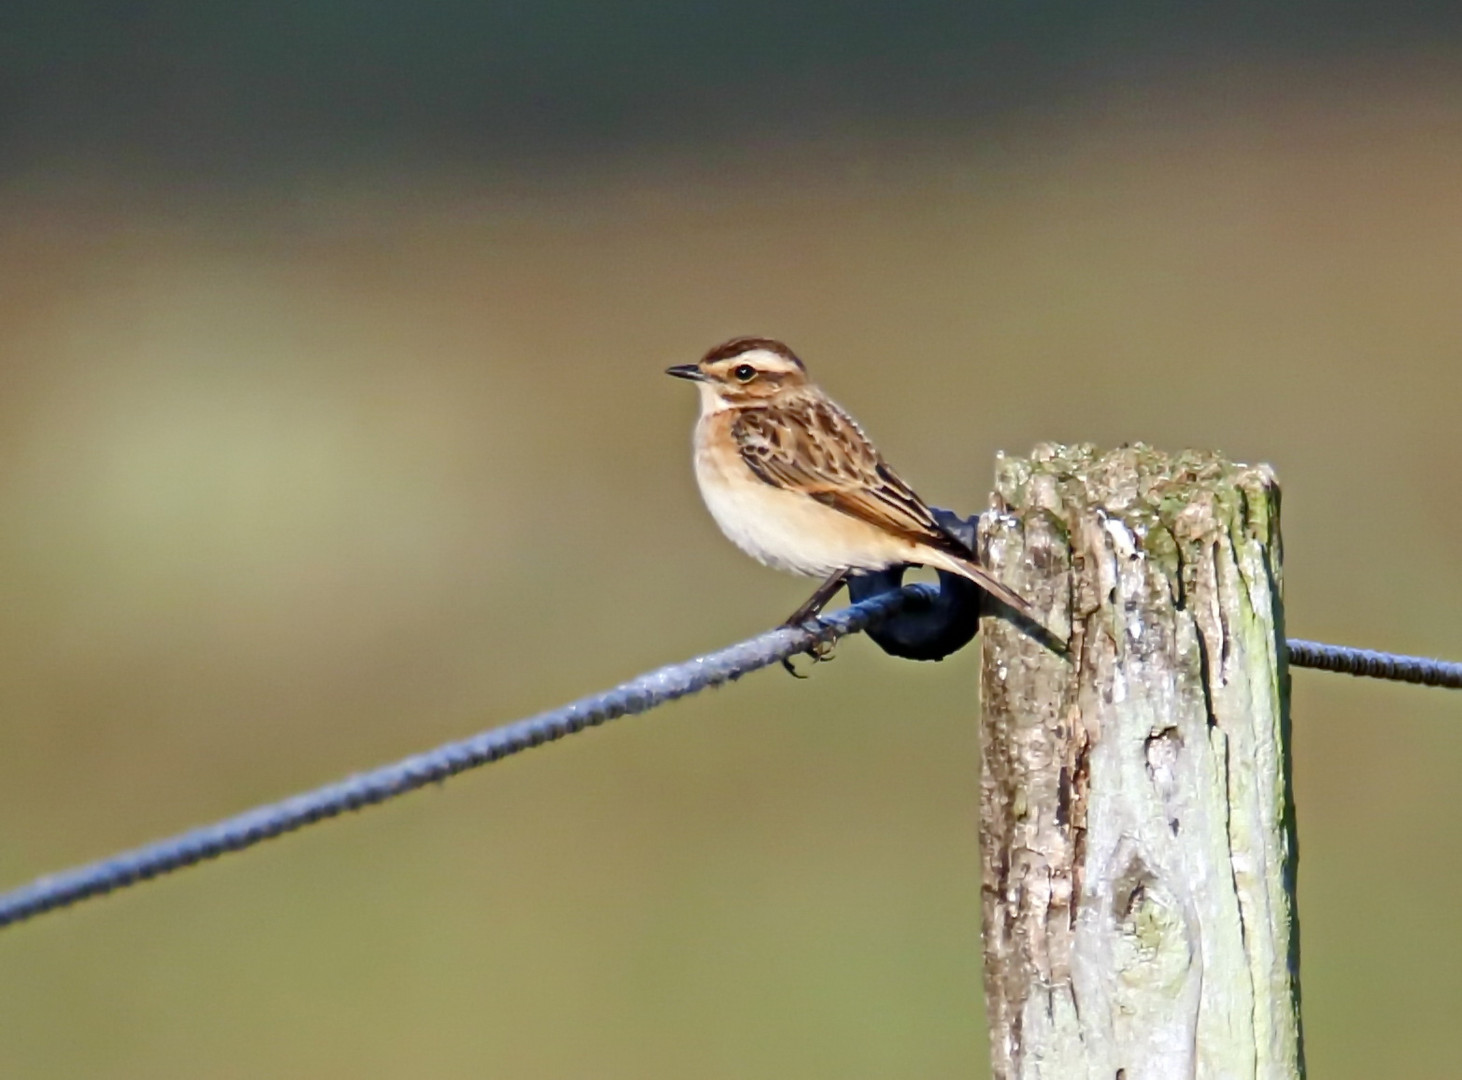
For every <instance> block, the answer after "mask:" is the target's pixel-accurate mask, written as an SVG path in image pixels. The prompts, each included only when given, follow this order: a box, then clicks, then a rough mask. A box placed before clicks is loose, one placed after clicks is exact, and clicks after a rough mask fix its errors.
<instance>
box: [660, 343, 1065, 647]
mask: <svg viewBox="0 0 1462 1080" xmlns="http://www.w3.org/2000/svg"><path fill="white" fill-rule="evenodd" d="M665 373H666V374H667V375H673V376H675V377H676V378H679V379H688V380H690V381H691V382H694V383H696V384H697V387H698V389H699V391H700V416H699V418H698V419H697V421H696V425H695V435H694V439H693V446H694V461H695V476H696V482H697V484H698V486H699V487H700V493H701V497H702V499H704V500H705V504H706V508H707V509H708V510H710V512H711V517H713V518H714V519H715V521H716V524H717V525H719V526H720V528H721V531H722V532H723V533H725V534H726V537H727V538H728V539H729V540H731V542H732V543H734V544H735V545H736V546H737V547H739V548H740V549H741V550H742V551H744V552H746V553H747V554H748V555H750V556H751V557H752V558H754V559H756V560H757V561H759V562H761V563H763V564H765V565H767V566H770V567H774V568H776V569H779V570H787V571H791V572H792V573H795V574H802V575H805V576H809V577H822V578H823V579H824V580H823V583H822V584H821V585H820V586H818V589H817V591H816V592H814V593H813V595H812V596H811V597H810V598H809V599H808V601H807V602H806V603H805V604H803V605H802V606H801V607H799V608H798V609H797V610H796V611H795V612H793V614H792V615H791V616H790V617H789V618H788V619H787V620H786V625H789V626H791V625H800V624H802V623H803V622H805V621H806V620H807V619H808V618H809V617H811V616H814V615H816V614H817V613H818V612H819V611H821V610H822V608H823V606H824V605H826V603H827V602H828V601H829V600H830V599H831V598H832V597H833V595H835V594H836V593H837V591H838V589H839V588H840V587H841V586H842V584H843V582H844V581H846V579H847V578H848V576H849V575H850V574H853V573H857V572H859V571H876V570H885V569H888V568H889V567H891V566H898V565H903V564H913V565H919V566H929V567H933V568H935V569H937V570H946V571H949V572H951V573H955V574H959V575H961V576H963V577H966V578H968V579H969V580H971V581H973V582H974V583H975V584H976V585H978V586H980V588H982V589H984V590H985V591H986V592H987V593H989V594H990V595H991V596H993V597H995V598H996V599H997V600H999V601H1001V602H1002V603H1004V604H1006V605H1008V606H1009V607H1010V608H1012V609H1014V610H1015V611H1016V612H1018V613H1020V614H1021V615H1022V616H1024V617H1025V618H1027V619H1029V620H1031V621H1033V622H1034V621H1036V619H1035V613H1034V612H1033V610H1032V608H1031V605H1030V604H1029V603H1028V602H1027V601H1026V600H1025V598H1023V597H1022V596H1020V595H1019V594H1018V593H1016V592H1015V591H1014V590H1012V589H1011V588H1009V587H1008V586H1006V585H1005V584H1003V583H1002V582H1000V581H999V580H997V579H996V578H995V577H994V576H993V575H992V574H991V573H990V572H989V571H988V570H986V569H985V568H984V567H983V566H981V565H980V564H979V562H978V561H977V556H976V555H975V553H974V552H972V551H971V550H970V549H969V548H968V547H967V546H966V545H965V544H964V543H963V542H961V541H960V540H959V539H958V538H957V537H955V536H954V535H952V534H951V533H949V532H948V531H946V530H945V529H944V528H943V527H942V526H940V524H939V522H938V521H937V520H936V519H935V517H934V515H933V513H932V512H931V511H930V510H929V507H928V505H927V504H926V503H925V502H924V500H923V499H921V498H920V497H919V496H918V495H917V494H916V493H915V492H914V489H913V488H911V487H909V485H908V484H906V483H905V482H904V481H903V480H902V479H901V478H900V477H899V475H898V474H897V473H895V472H894V471H893V469H892V468H891V467H890V466H889V465H888V463H887V462H886V461H885V460H884V458H883V455H882V454H880V453H879V452H878V448H877V447H875V446H874V445H873V443H872V442H871V441H870V440H869V438H868V436H867V435H866V434H864V432H863V429H862V427H860V426H859V425H858V422H857V421H856V420H854V419H853V417H852V416H850V415H849V414H848V413H847V412H846V411H845V410H844V409H843V408H842V407H841V406H840V405H838V404H837V403H836V402H834V401H833V400H832V399H831V398H830V397H828V396H827V394H826V393H824V392H823V390H822V389H821V388H820V387H819V386H818V385H817V384H816V383H814V382H813V381H812V379H811V378H810V377H809V376H808V374H807V368H806V365H804V364H803V362H802V361H801V360H800V359H799V358H798V357H797V354H796V353H794V352H793V351H792V350H791V349H790V348H788V347H787V346H786V345H785V344H783V343H782V342H780V341H777V340H775V339H774V338H766V337H738V338H732V339H731V340H730V341H727V342H724V343H723V344H720V345H717V346H716V347H715V348H713V349H711V350H710V351H709V352H707V353H706V354H705V355H704V356H703V357H701V359H700V361H699V362H697V363H694V364H677V365H675V366H674V367H670V368H667V369H666V372H665ZM814 657H815V658H818V654H814ZM788 667H789V670H790V664H789V665H788ZM794 674H795V672H794Z"/></svg>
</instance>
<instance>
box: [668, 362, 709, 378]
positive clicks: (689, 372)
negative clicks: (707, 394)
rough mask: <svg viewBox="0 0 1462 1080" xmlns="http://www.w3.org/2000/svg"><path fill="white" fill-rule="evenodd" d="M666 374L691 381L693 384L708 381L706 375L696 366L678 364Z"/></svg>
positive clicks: (669, 368)
mask: <svg viewBox="0 0 1462 1080" xmlns="http://www.w3.org/2000/svg"><path fill="white" fill-rule="evenodd" d="M665 374H666V375H674V376H675V377H676V378H677V379H689V380H690V381H691V382H705V381H706V376H705V373H704V372H703V371H701V369H700V367H699V366H698V365H696V364H676V365H675V366H674V367H668V368H666V369H665Z"/></svg>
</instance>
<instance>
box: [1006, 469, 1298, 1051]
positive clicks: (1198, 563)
mask: <svg viewBox="0 0 1462 1080" xmlns="http://www.w3.org/2000/svg"><path fill="white" fill-rule="evenodd" d="M993 510H994V512H993V513H990V514H987V515H984V517H983V519H982V523H981V537H980V540H981V548H982V554H983V556H984V560H985V563H986V565H987V566H988V567H990V569H991V570H992V571H994V573H995V574H996V575H997V576H998V577H1000V578H1001V579H1002V580H1004V581H1005V582H1006V583H1007V584H1009V585H1011V586H1012V587H1013V588H1014V589H1015V590H1016V591H1017V592H1019V593H1021V594H1022V595H1024V596H1026V597H1028V598H1029V599H1030V600H1031V601H1032V602H1033V603H1034V605H1035V606H1036V608H1037V610H1038V611H1039V612H1041V613H1042V615H1043V616H1044V617H1045V618H1046V621H1047V625H1048V626H1050V627H1052V628H1053V629H1054V630H1056V631H1057V632H1062V631H1064V630H1066V629H1068V628H1069V630H1070V632H1071V651H1070V656H1069V657H1062V656H1058V655H1055V654H1053V653H1051V652H1049V651H1048V650H1046V649H1044V648H1042V647H1041V646H1040V645H1039V644H1037V643H1036V642H1034V641H1033V640H1032V639H1031V638H1030V637H1028V636H1027V635H1025V634H1023V633H1022V632H1021V631H1020V629H1019V628H1018V627H1015V626H1013V625H1011V624H1009V623H1007V622H1004V621H1001V620H999V619H994V618H987V619H985V620H984V623H983V631H984V645H983V661H982V664H983V668H982V683H981V685H982V690H981V695H982V721H981V723H982V740H981V742H982V749H983V761H982V766H981V823H980V834H981V837H980V838H981V844H982V863H983V866H982V870H983V885H984V894H983V907H984V911H983V915H984V930H985V989H986V995H985V996H986V1004H987V1014H988V1020H989V1025H990V1038H991V1056H992V1062H993V1066H994V1075H995V1076H996V1077H997V1078H1000V1080H1017V1078H1019V1080H1026V1078H1032V1080H1033V1078H1038V1077H1039V1078H1045V1080H1088V1078H1090V1080H1114V1078H1116V1077H1121V1078H1123V1080H1170V1078H1171V1080H1180V1078H1181V1080H1250V1078H1252V1080H1292V1078H1297V1077H1300V1076H1301V1075H1302V1073H1303V1058H1302V1051H1301V1046H1300V1027H1299V1004H1298V1003H1299V983H1298V944H1297V942H1298V938H1297V933H1298V931H1297V927H1296V924H1295V907H1294V903H1295V896H1294V874H1295V843H1294V818H1293V808H1292V803H1291V797H1290V788H1289V776H1288V737H1289V729H1288V673H1287V671H1286V669H1285V667H1284V650H1283V646H1282V642H1283V622H1282V608H1281V591H1282V589H1281V549H1280V537H1279V488H1278V485H1277V483H1276V482H1275V479H1274V476H1273V474H1272V472H1271V471H1270V470H1269V469H1268V468H1267V467H1265V466H1254V467H1250V466H1242V465H1235V464H1232V463H1230V462H1227V461H1225V460H1223V459H1222V458H1220V457H1218V456H1216V455H1212V454H1206V453H1197V452H1187V453H1183V454H1180V455H1176V456H1168V455H1164V454H1161V453H1158V452H1156V451H1154V450H1151V449H1149V448H1147V447H1143V446H1131V447H1124V448H1122V449H1119V450H1115V451H1112V452H1110V453H1107V454H1098V453H1097V452H1096V451H1095V450H1093V449H1092V448H1091V447H1087V446H1080V447H1062V446H1052V445H1045V446H1040V447H1037V448H1036V450H1035V452H1034V453H1032V455H1031V456H1030V457H1029V458H1023V459H1022V458H1002V459H1001V462H1000V464H999V467H998V470H997V480H996V493H995V496H994V505H993Z"/></svg>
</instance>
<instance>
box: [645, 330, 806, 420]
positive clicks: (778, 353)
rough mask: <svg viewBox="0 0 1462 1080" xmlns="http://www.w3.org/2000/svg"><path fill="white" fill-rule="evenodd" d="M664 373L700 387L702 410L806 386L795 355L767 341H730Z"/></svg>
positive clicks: (733, 405) (749, 401)
mask: <svg viewBox="0 0 1462 1080" xmlns="http://www.w3.org/2000/svg"><path fill="white" fill-rule="evenodd" d="M665 374H667V375H674V376H675V377H676V378H679V379H690V380H691V381H692V382H697V383H700V385H701V401H702V404H703V406H704V407H705V409H706V411H710V410H712V409H717V408H721V409H725V408H736V407H738V406H745V405H753V404H756V403H757V402H760V401H765V400H767V399H769V398H774V397H776V396H777V395H779V394H784V393H787V392H788V391H795V390H799V389H801V388H802V387H805V386H808V385H810V380H809V379H808V378H807V369H806V368H804V367H803V366H802V361H801V360H799V359H797V354H796V353H794V352H793V351H792V350H791V349H789V348H787V346H785V345H783V344H782V343H781V342H780V341H774V340H772V339H771V338H760V337H740V338H733V339H732V340H730V341H728V342H726V343H725V344H723V345H717V346H716V347H715V348H714V349H712V350H711V351H710V352H708V353H706V355H705V356H703V357H701V359H700V363H697V364H677V365H676V366H675V367H672V368H666V370H665Z"/></svg>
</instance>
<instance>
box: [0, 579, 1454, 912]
mask: <svg viewBox="0 0 1462 1080" xmlns="http://www.w3.org/2000/svg"><path fill="white" fill-rule="evenodd" d="M937 591H938V590H937V589H936V588H935V587H934V586H932V585H925V584H917V585H906V586H904V587H903V588H901V589H897V590H894V591H891V592H886V593H881V594H879V595H876V596H873V597H870V598H868V599H866V600H862V601H859V602H858V603H855V604H852V605H850V606H848V607H846V608H842V609H841V610H838V611H834V612H832V613H830V614H825V615H823V616H822V617H821V618H819V619H816V620H812V621H810V622H808V623H807V624H805V625H803V626H798V627H781V628H779V629H776V630H769V631H767V632H766V633H762V634H758V635H757V636H755V637H752V638H748V639H747V640H745V641H741V642H738V643H736V644H735V645H730V646H727V647H726V648H724V649H718V650H716V651H715V652H709V653H706V654H704V655H702V656H697V657H693V658H692V659H690V660H685V661H682V662H681V663H678V664H668V665H666V666H665V667H661V668H656V669H655V670H654V671H649V672H646V673H645V674H643V675H640V676H638V677H636V678H634V679H631V680H629V681H628V682H625V683H621V684H620V685H619V686H616V687H614V688H613V689H612V690H606V691H604V692H603V693H599V694H591V695H589V696H588V697H583V698H580V699H578V700H577V701H573V702H570V703H569V704H567V705H564V706H562V707H561V708H557V709H551V710H549V711H548V712H544V713H539V714H538V715H537V716H532V717H529V718H528V719H526V720H519V721H516V722H514V723H511V724H505V725H503V726H502V727H497V728H492V729H490V730H488V731H484V732H482V733H480V734H478V735H474V736H472V737H470V738H467V739H462V740H460V741H458V742H451V743H447V744H445V745H443V746H439V747H437V748H436V749H433V750H428V751H426V752H425V753H421V754H414V755H412V756H411V757H408V758H405V759H403V760H401V761H397V762H394V763H392V764H390V765H384V766H382V767H380V768H378V769H373V770H371V771H369V772H364V773H358V774H357V775H355V776H350V777H347V778H346V779H344V780H339V781H336V782H334V783H331V784H326V785H324V786H323V787H319V788H316V789H314V790H313V791H308V792H305V793H303V794H300V795H295V796H292V797H290V798H287V799H283V800H280V801H279V802H275V803H269V804H266V805H264V806H259V807H255V808H254V809H252V810H246V811H244V812H243V813H241V814H236V815H234V816H233V817H229V818H225V819H223V820H222V821H218V822H215V823H214V824H212V825H205V826H202V827H201V828H197V829H192V830H190V831H188V832H185V833H181V834H179V835H177V836H173V837H169V838H168V839H166V840H159V841H157V842H155V843H152V844H147V845H144V846H143V847H139V848H134V849H132V850H131V851H125V852H122V853H120V854H117V855H113V856H111V857H109V858H105V859H101V860H99V861H97V862H93V863H88V864H86V865H84V866H79V867H76V868H74V869H71V870H65V871H62V872H60V873H56V874H49V875H46V876H45V877H41V878H37V879H36V880H35V881H32V882H30V883H29V884H27V885H23V886H21V887H19V888H17V889H12V890H11V891H9V892H6V893H0V927H5V926H9V925H12V924H14V923H19V922H24V921H25V920H27V919H32V918H35V917H36V916H37V915H41V914H44V913H45V912H48V911H54V910H56V909H58V908H63V907H68V906H70V905H72V904H75V903H77V902H78V901H81V900H85V899H87V898H88V897H92V896H101V895H104V894H106V893H109V892H113V891H115V890H117V889H121V888H125V887H126V886H128V885H134V884H136V883H137V882H140V881H147V880H149V879H151V878H155V877H159V876H161V875H163V874H169V873H172V872H173V871H174V870H181V869H183V868H184V867H188V866H193V865H196V864H197V863H200V862H205V861H207V860H208V859H213V858H216V857H217V856H219V855H223V854H225V853H227V852H230V851H242V850H243V849H244V848H248V847H253V846H254V845H255V844H258V843H260V842H261V841H264V840H268V839H271V838H272V837H275V836H282V835H284V834H285V833H289V832H294V831H295V830H296V829H301V828H304V827H305V826H306V825H311V824H313V823H314V822H317V821H324V820H326V819H328V818H333V817H338V816H339V815H341V814H343V813H346V812H347V811H351V810H359V809H361V808H363V807H366V806H373V805H375V804H377V803H381V802H385V801H386V800H388V799H394V798H396V797H397V796H399V795H405V794H406V793H408V792H411V791H415V790H417V789H418V788H422V787H426V786H427V785H429V784H435V783H439V782H440V781H443V780H446V779H447V778H448V777H450V776H455V775H456V774H457V773H460V772H464V771H466V770H468V769H475V768H477V767H478V766H480V765H488V764H491V763H492V762H494V761H500V760H501V759H503V758H505V757H509V756H511V755H513V754H516V753H519V752H521V751H523V750H528V749H531V748H532V747H535V746H541V745H543V744H544V743H549V742H554V741H555V740H557V739H561V738H563V737H564V736H566V735H572V734H573V733H575V732H577V731H582V730H584V729H585V728H589V727H596V726H598V725H599V724H603V723H606V722H607V721H610V720H614V719H617V718H618V717H621V716H634V715H637V714H639V713H643V712H648V711H649V710H651V709H653V708H655V707H656V706H659V705H663V704H665V703H666V702H670V701H675V700H676V699H677V698H682V697H685V696H687V695H689V694H694V693H696V692H698V691H700V690H705V689H707V688H709V687H713V686H720V685H722V684H723V683H727V682H731V681H733V680H735V679H739V678H741V676H743V675H746V674H749V673H750V672H753V671H757V670H759V669H761V668H764V667H769V666H771V665H772V664H776V663H780V662H784V661H787V660H789V659H791V658H792V657H794V656H797V655H798V654H799V653H805V652H807V651H809V650H810V649H813V648H815V647H817V646H819V645H820V644H830V643H832V642H834V641H836V640H837V639H838V638H841V637H845V636H847V635H849V634H856V633H860V632H862V631H864V630H867V629H869V628H870V627H873V626H875V625H877V624H878V623H880V622H882V621H883V620H885V619H887V618H889V617H890V616H892V615H895V614H897V613H899V612H901V611H903V610H904V609H905V608H906V607H910V606H911V605H915V606H916V605H918V604H920V603H927V602H931V601H932V600H933V599H934V598H935V596H936V595H937ZM1287 646H1288V648H1287V652H1288V661H1289V663H1290V665H1291V666H1293V667H1309V668H1317V669H1320V670H1324V671H1337V672H1345V673H1349V674H1352V675H1361V676H1367V677H1372V678H1380V679H1390V680H1395V681H1399V682H1410V683H1419V684H1422V685H1426V686H1441V687H1448V688H1452V689H1462V664H1459V663H1452V662H1448V661H1443V660H1433V659H1428V658H1425V657H1417V656H1399V655H1396V654H1392V653H1383V652H1374V651H1371V650H1368V649H1355V648H1349V647H1346V646H1339V645H1326V644H1322V643H1320V642H1314V641H1304V640H1300V639H1291V640H1290V641H1289V642H1287Z"/></svg>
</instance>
